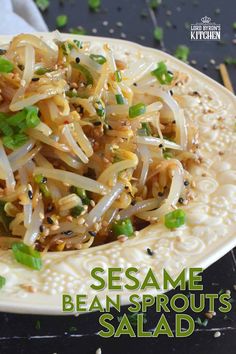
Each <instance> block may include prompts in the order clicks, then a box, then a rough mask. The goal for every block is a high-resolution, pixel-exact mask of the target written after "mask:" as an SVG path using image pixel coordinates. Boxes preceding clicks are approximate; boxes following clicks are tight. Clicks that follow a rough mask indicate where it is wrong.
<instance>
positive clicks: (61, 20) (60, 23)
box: [56, 15, 68, 27]
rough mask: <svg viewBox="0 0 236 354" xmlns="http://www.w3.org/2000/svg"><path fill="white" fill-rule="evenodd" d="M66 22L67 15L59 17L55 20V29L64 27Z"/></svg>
mask: <svg viewBox="0 0 236 354" xmlns="http://www.w3.org/2000/svg"><path fill="white" fill-rule="evenodd" d="M67 22H68V17H67V15H59V16H57V18H56V24H57V27H64V26H65V25H66V24H67Z"/></svg>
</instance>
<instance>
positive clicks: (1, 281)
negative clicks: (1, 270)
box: [0, 275, 6, 289]
mask: <svg viewBox="0 0 236 354" xmlns="http://www.w3.org/2000/svg"><path fill="white" fill-rule="evenodd" d="M5 284H6V278H4V277H2V276H1V275H0V289H2V288H3V287H4V285H5Z"/></svg>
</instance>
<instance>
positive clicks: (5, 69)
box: [0, 57, 14, 73]
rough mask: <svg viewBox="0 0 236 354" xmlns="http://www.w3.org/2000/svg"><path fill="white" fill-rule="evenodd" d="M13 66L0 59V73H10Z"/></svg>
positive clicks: (7, 61)
mask: <svg viewBox="0 0 236 354" xmlns="http://www.w3.org/2000/svg"><path fill="white" fill-rule="evenodd" d="M13 69H14V65H13V64H12V63H11V62H10V61H9V60H7V59H5V58H2V57H0V73H11V72H12V71H13Z"/></svg>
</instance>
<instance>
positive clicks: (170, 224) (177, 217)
mask: <svg viewBox="0 0 236 354" xmlns="http://www.w3.org/2000/svg"><path fill="white" fill-rule="evenodd" d="M185 219H186V216H185V212H184V211H183V210H182V209H176V210H174V211H171V212H170V213H168V214H166V215H165V226H166V227H167V228H168V229H175V228H177V227H180V226H182V225H184V224H185Z"/></svg>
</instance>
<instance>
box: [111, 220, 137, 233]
mask: <svg viewBox="0 0 236 354" xmlns="http://www.w3.org/2000/svg"><path fill="white" fill-rule="evenodd" d="M112 231H113V232H114V234H115V236H120V235H125V236H128V237H129V236H132V235H133V233H134V228H133V225H132V222H131V220H130V219H129V218H126V219H123V220H116V221H115V222H113V224H112Z"/></svg>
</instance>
